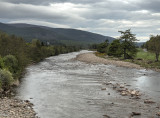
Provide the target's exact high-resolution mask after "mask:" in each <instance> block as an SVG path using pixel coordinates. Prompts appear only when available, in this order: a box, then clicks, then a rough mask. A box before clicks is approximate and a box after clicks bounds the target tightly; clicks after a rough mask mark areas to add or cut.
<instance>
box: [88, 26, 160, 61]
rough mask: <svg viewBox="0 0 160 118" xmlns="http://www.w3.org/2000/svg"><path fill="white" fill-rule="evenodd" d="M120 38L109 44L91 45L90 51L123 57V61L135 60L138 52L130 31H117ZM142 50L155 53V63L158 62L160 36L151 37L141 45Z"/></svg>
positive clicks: (133, 35) (106, 42)
mask: <svg viewBox="0 0 160 118" xmlns="http://www.w3.org/2000/svg"><path fill="white" fill-rule="evenodd" d="M119 32H120V33H121V36H120V37H119V38H118V39H115V40H113V42H112V43H110V44H109V42H108V40H106V41H105V42H103V43H100V44H93V45H92V46H90V49H96V50H97V51H98V52H100V53H106V54H107V55H109V56H113V57H123V59H133V58H135V56H136V54H137V52H138V50H137V46H136V43H135V42H136V41H138V40H137V39H136V35H135V34H133V33H132V32H131V30H130V29H128V30H125V31H119ZM142 48H146V49H147V51H149V52H152V53H155V58H156V60H155V61H159V55H160V35H156V36H154V35H151V36H150V40H149V41H147V42H146V43H144V44H143V45H142Z"/></svg>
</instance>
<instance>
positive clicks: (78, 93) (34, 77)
mask: <svg viewBox="0 0 160 118" xmlns="http://www.w3.org/2000/svg"><path fill="white" fill-rule="evenodd" d="M86 52H89V51H85V50H84V51H80V52H73V53H68V54H61V55H58V56H53V57H49V58H47V59H45V60H44V61H43V62H40V63H38V64H36V65H33V66H29V67H28V68H27V69H26V71H27V73H26V75H25V77H24V78H22V83H21V85H20V87H19V88H18V89H17V93H18V94H17V97H18V98H20V99H23V100H30V101H31V102H32V103H33V104H34V109H35V111H36V112H37V115H38V116H39V117H41V118H103V117H104V116H103V114H105V113H106V110H105V109H104V107H105V105H106V104H107V102H106V101H107V100H111V99H112V97H113V96H115V97H117V96H116V95H113V96H111V97H110V96H108V95H107V93H105V92H104V91H102V90H101V88H102V86H103V83H104V82H106V81H115V82H117V83H127V84H130V85H131V88H135V89H138V90H140V91H142V92H143V93H145V94H146V95H148V96H149V97H151V98H152V99H154V100H155V101H159V99H160V86H159V85H160V73H158V72H154V71H147V70H145V69H142V70H137V69H128V68H123V67H116V66H113V65H104V64H89V63H84V62H80V61H77V60H75V59H74V58H75V57H76V56H77V55H78V54H82V53H86ZM109 91H110V92H112V90H109ZM113 94H114V92H113Z"/></svg>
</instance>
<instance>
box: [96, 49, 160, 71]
mask: <svg viewBox="0 0 160 118" xmlns="http://www.w3.org/2000/svg"><path fill="white" fill-rule="evenodd" d="M95 54H96V56H99V57H102V58H106V57H107V54H105V53H99V52H96V53H95ZM107 59H113V60H117V58H114V57H107ZM118 60H121V61H126V62H131V63H135V64H138V65H140V66H141V67H144V68H150V69H160V61H159V62H156V61H155V60H156V59H155V54H154V53H152V52H147V51H144V50H143V49H141V48H138V52H137V54H136V57H135V58H134V59H126V60H123V59H122V57H121V58H119V59H118ZM159 60H160V57H159Z"/></svg>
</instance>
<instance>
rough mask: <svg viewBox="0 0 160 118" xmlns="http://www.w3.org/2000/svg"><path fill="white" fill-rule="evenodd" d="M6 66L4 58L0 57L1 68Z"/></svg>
mask: <svg viewBox="0 0 160 118" xmlns="http://www.w3.org/2000/svg"><path fill="white" fill-rule="evenodd" d="M3 68H4V63H3V58H1V57H0V69H3Z"/></svg>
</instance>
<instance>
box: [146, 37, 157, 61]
mask: <svg viewBox="0 0 160 118" xmlns="http://www.w3.org/2000/svg"><path fill="white" fill-rule="evenodd" d="M146 48H147V50H148V51H151V52H153V53H155V56H156V61H159V55H160V35H157V36H153V35H152V36H151V37H150V40H149V41H147V42H146Z"/></svg>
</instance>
